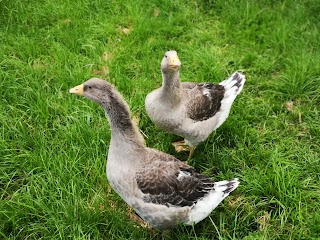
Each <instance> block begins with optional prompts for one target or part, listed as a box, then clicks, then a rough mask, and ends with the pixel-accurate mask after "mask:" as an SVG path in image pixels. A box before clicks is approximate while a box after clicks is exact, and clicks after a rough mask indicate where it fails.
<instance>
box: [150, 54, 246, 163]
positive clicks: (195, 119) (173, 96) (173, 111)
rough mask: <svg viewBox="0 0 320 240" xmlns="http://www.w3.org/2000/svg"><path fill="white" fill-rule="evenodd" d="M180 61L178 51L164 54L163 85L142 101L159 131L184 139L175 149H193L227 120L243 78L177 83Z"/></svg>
mask: <svg viewBox="0 0 320 240" xmlns="http://www.w3.org/2000/svg"><path fill="white" fill-rule="evenodd" d="M180 66H181V62H180V60H179V58H178V55H177V52H176V51H174V50H171V51H167V52H166V53H165V55H164V57H163V59H162V62H161V72H162V86H161V87H160V88H158V89H156V90H154V91H152V92H151V93H149V94H148V95H147V97H146V100H145V107H146V111H147V114H148V116H149V117H150V119H151V120H152V121H153V122H154V123H155V125H156V126H158V127H159V128H162V129H164V130H165V131H167V132H170V133H174V134H176V135H179V136H181V137H183V138H184V140H183V141H179V142H175V143H173V145H174V146H175V148H176V150H177V151H178V152H179V151H182V150H189V151H190V155H189V158H190V157H191V155H192V153H193V151H194V149H195V147H196V146H197V145H198V144H199V143H201V142H203V141H205V140H206V139H207V138H208V137H209V135H210V134H211V133H212V132H213V131H214V130H216V129H217V128H218V127H220V126H221V124H222V123H224V121H225V120H226V119H227V118H228V116H229V112H230V109H231V106H232V104H233V101H234V100H235V98H236V96H237V95H238V94H239V93H240V92H241V90H242V88H243V85H244V83H245V80H246V79H245V76H244V75H242V74H241V73H239V72H235V73H233V74H232V75H231V77H229V78H228V79H226V80H224V81H223V82H221V83H219V84H214V83H196V82H180V73H179V70H180Z"/></svg>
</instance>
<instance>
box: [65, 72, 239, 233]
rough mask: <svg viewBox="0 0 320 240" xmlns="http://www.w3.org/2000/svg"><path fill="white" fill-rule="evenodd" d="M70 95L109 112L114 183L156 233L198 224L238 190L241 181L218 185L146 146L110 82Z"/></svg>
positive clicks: (93, 82)
mask: <svg viewBox="0 0 320 240" xmlns="http://www.w3.org/2000/svg"><path fill="white" fill-rule="evenodd" d="M70 93H75V94H78V95H82V96H84V97H86V98H88V99H90V100H92V101H94V102H96V103H98V104H99V105H100V106H101V107H103V108H104V110H105V112H106V115H107V117H108V119H109V123H110V126H111V140H110V146H109V152H108V161H107V177H108V180H109V183H110V185H111V186H112V188H113V189H114V190H115V191H116V192H117V193H118V194H119V195H120V196H121V197H122V198H123V199H124V201H126V202H127V203H128V205H129V206H131V207H132V208H133V209H134V210H135V211H136V213H137V214H138V215H139V216H140V217H141V218H142V219H144V220H145V221H146V222H148V223H149V224H150V225H151V226H153V227H154V228H158V229H170V228H173V227H175V226H176V225H177V224H181V223H182V224H187V225H191V224H196V223H198V222H199V221H201V220H203V219H204V218H206V217H207V216H208V215H209V214H210V213H211V211H212V210H213V209H214V208H216V207H217V206H218V204H219V203H220V202H221V201H222V200H223V199H224V198H225V197H227V196H228V195H229V193H230V192H232V191H233V190H234V189H236V188H237V187H238V185H239V182H238V179H236V178H234V179H232V180H228V181H221V182H214V181H213V180H212V179H210V178H209V177H207V176H204V175H201V174H199V173H197V172H195V170H194V169H193V168H192V167H190V166H188V165H186V164H184V163H183V162H181V161H179V160H178V159H176V158H175V157H173V156H171V155H169V154H166V153H163V152H161V151H158V150H156V149H153V148H148V147H146V146H145V143H144V139H143V137H142V135H141V133H140V132H139V129H138V127H137V126H136V124H134V123H133V122H132V120H131V119H130V110H129V107H128V105H127V104H126V102H125V101H124V100H123V98H122V96H121V95H120V94H119V93H118V91H117V90H116V89H115V88H114V87H113V86H112V85H111V84H109V83H108V82H107V81H104V80H101V79H98V78H92V79H90V80H88V81H86V82H85V83H83V84H81V85H79V86H76V87H74V88H72V89H70Z"/></svg>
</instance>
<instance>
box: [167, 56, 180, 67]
mask: <svg viewBox="0 0 320 240" xmlns="http://www.w3.org/2000/svg"><path fill="white" fill-rule="evenodd" d="M169 66H170V67H171V68H178V67H180V66H181V62H180V60H179V58H178V56H172V57H170V59H169Z"/></svg>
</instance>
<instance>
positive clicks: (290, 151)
mask: <svg viewBox="0 0 320 240" xmlns="http://www.w3.org/2000/svg"><path fill="white" fill-rule="evenodd" d="M319 12H320V3H319V1H317V0H309V1H302V0H300V1H299V0H287V1H273V0H265V1H263V0H257V1H254V0H248V1H244V0H237V1H225V0H215V1H214V0H193V1H191V0H185V1H182V0H176V1H169V0H168V1H165V0H162V1H161V0H160V1H155V0H150V1H146V0H145V1H124V0H110V1H106V0H95V1H90V0H74V1H68V0H64V1H62V0H55V1H53V0H41V1H40V0H25V1H19V0H0V40H1V41H0V126H1V128H0V130H1V131H0V197H1V200H0V238H1V239H152V238H154V239H155V238H158V237H160V235H161V234H160V233H159V232H157V233H152V232H150V231H149V230H148V229H145V228H143V227H141V226H139V225H137V224H136V223H135V222H133V221H132V220H131V219H129V214H128V212H129V211H130V209H129V208H128V206H127V205H126V204H125V203H124V202H123V201H122V199H121V198H120V197H119V196H118V195H117V194H116V193H115V192H114V191H113V190H112V189H111V187H110V186H109V185H108V180H107V177H106V174H105V165H106V161H105V159H106V152H107V149H108V143H109V140H110V129H109V125H108V122H107V120H106V118H105V116H104V112H103V110H102V109H101V108H100V107H99V106H98V105H96V104H94V103H92V102H90V101H89V100H87V99H84V98H80V97H78V96H74V95H71V94H69V93H68V90H69V88H71V87H73V86H75V85H78V84H80V83H82V82H84V81H85V80H87V79H89V78H91V77H100V78H104V79H108V80H109V81H110V82H111V83H112V84H114V85H115V86H116V87H117V89H118V90H119V91H120V92H121V93H122V94H123V95H124V97H125V99H126V100H127V102H128V104H129V105H130V107H131V111H132V113H133V114H134V115H135V116H136V117H139V118H140V122H139V127H140V128H141V130H142V132H143V133H144V134H145V136H146V142H147V145H148V146H149V147H154V148H157V149H160V150H162V151H164V152H167V153H170V154H173V155H174V156H176V157H179V158H180V159H182V160H186V158H187V153H179V154H177V153H175V151H174V149H173V147H172V146H171V144H170V142H171V141H173V140H178V139H179V137H177V136H174V135H171V134H168V133H165V132H164V131H162V130H160V129H158V128H156V127H155V126H154V124H153V123H152V122H151V121H150V119H149V118H148V116H147V115H146V112H145V108H144V99H145V97H146V95H147V94H148V93H149V92H150V91H151V90H153V89H155V88H157V87H159V86H160V85H161V72H160V61H161V59H162V57H163V54H164V52H165V51H166V50H168V49H175V50H176V51H177V52H178V54H179V58H180V60H181V62H182V68H181V78H182V80H183V81H198V82H205V81H208V82H220V81H222V80H223V79H224V78H226V77H227V76H229V75H230V74H231V73H233V72H234V71H242V72H244V73H245V74H246V77H247V82H246V84H245V86H244V89H243V91H242V93H241V94H240V95H239V96H238V97H237V99H236V101H235V103H234V105H233V107H232V111H231V113H230V116H229V118H228V119H227V121H226V122H225V123H224V124H223V125H222V126H221V127H220V128H219V129H218V130H217V131H216V132H215V133H213V134H212V135H211V136H210V138H209V139H208V140H207V141H206V142H204V143H203V144H201V145H200V146H199V147H198V148H197V150H196V151H195V153H194V156H193V157H192V159H191V162H190V164H191V165H192V166H194V167H195V168H196V169H197V170H198V171H199V172H202V173H204V174H207V175H210V176H212V178H213V179H215V180H223V179H228V178H233V177H238V178H239V180H240V181H241V185H240V186H239V187H238V188H237V189H236V190H235V191H234V192H233V193H232V194H231V195H230V196H229V197H228V198H226V199H225V200H224V202H223V203H222V204H221V205H219V207H218V208H217V209H215V211H213V212H212V214H211V215H210V217H208V218H207V219H205V220H204V221H202V222H201V223H199V224H198V225H196V226H194V227H185V226H181V227H178V228H176V229H175V230H173V232H172V236H173V239H221V240H222V239H245V240H249V239H250V240H251V239H266V240H269V239H320V184H319V180H320V162H319V159H320V121H319V120H320V113H319V110H320V107H319V106H320V77H319V76H320V48H319V42H320V33H319V30H320V15H319Z"/></svg>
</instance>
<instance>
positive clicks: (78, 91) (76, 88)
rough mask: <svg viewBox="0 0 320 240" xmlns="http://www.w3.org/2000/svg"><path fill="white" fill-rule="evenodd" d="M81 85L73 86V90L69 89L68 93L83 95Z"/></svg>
mask: <svg viewBox="0 0 320 240" xmlns="http://www.w3.org/2000/svg"><path fill="white" fill-rule="evenodd" d="M83 87H84V86H83V84H80V85H78V86H75V87H74V88H71V89H70V90H69V93H75V94H78V95H83Z"/></svg>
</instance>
